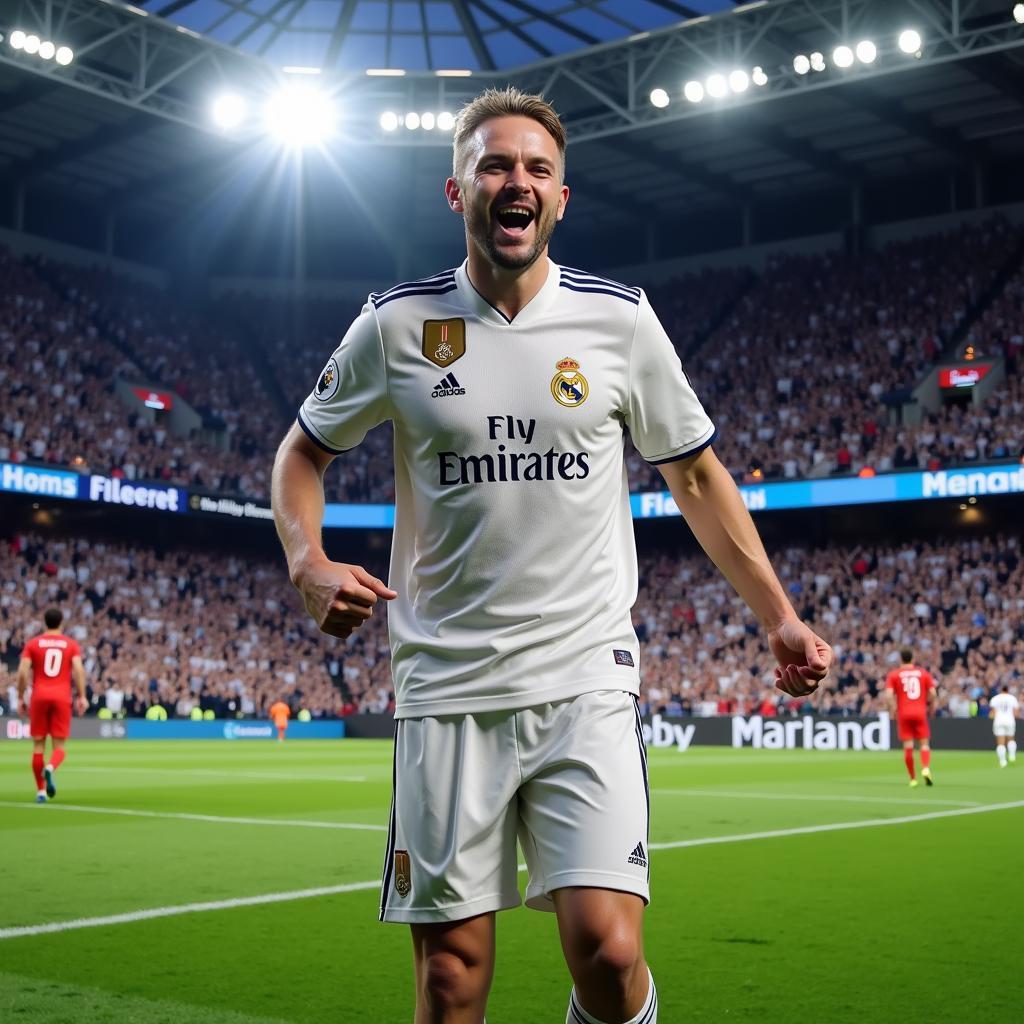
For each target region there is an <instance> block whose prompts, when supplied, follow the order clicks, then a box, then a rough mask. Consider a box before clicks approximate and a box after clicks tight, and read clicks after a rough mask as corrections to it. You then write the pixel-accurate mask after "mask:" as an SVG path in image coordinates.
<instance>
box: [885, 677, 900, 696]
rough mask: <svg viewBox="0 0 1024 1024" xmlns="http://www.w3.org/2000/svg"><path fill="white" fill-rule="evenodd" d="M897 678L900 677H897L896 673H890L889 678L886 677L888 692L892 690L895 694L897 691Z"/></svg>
mask: <svg viewBox="0 0 1024 1024" xmlns="http://www.w3.org/2000/svg"><path fill="white" fill-rule="evenodd" d="M897 678H898V675H897V673H895V672H890V673H889V674H888V675H887V676H886V677H885V688H886V689H887V690H892V691H893V692H895V690H896V680H897Z"/></svg>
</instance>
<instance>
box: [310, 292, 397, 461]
mask: <svg viewBox="0 0 1024 1024" xmlns="http://www.w3.org/2000/svg"><path fill="white" fill-rule="evenodd" d="M390 415H391V413H390V401H389V397H388V378H387V367H386V365H385V361H384V342H383V339H382V338H381V332H380V324H379V322H378V320H377V316H376V313H375V312H374V310H373V308H372V307H371V306H370V305H369V304H367V305H366V306H364V307H363V311H362V313H360V314H359V316H358V317H357V318H356V320H355V321H354V322H353V324H352V326H351V327H350V328H349V329H348V331H347V332H346V334H345V337H344V338H342V339H341V344H340V345H338V347H337V348H336V349H335V350H334V354H333V355H332V356H331V358H330V359H328V361H327V365H326V366H325V367H324V368H323V370H321V371H320V376H319V377H318V378H317V381H316V385H315V386H314V388H313V390H312V391H311V392H310V393H309V396H308V397H307V398H306V400H305V401H304V402H303V403H302V405H301V407H300V408H299V413H298V422H299V426H300V427H301V428H302V429H303V430H304V431H305V433H306V435H307V436H308V437H309V438H310V440H311V441H313V442H314V443H315V444H316V445H318V446H319V447H320V448H323V449H324V450H325V451H328V452H331V453H332V454H334V455H337V454H338V453H339V452H343V451H347V450H348V449H349V448H354V447H355V446H356V445H357V444H359V442H360V441H362V439H363V438H364V437H366V434H367V431H369V430H371V429H372V428H373V427H375V426H377V424H378V423H383V422H384V420H386V419H388V418H389V416H390Z"/></svg>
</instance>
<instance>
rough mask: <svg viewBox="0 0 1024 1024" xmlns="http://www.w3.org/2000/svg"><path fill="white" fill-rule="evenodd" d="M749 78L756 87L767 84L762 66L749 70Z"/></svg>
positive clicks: (766, 77)
mask: <svg viewBox="0 0 1024 1024" xmlns="http://www.w3.org/2000/svg"><path fill="white" fill-rule="evenodd" d="M750 80H751V81H752V82H753V83H754V85H756V86H757V87H758V88H761V86H763V85H767V84H768V76H767V75H766V74H765V70H764V68H762V67H756V68H754V70H753V71H751V72H750Z"/></svg>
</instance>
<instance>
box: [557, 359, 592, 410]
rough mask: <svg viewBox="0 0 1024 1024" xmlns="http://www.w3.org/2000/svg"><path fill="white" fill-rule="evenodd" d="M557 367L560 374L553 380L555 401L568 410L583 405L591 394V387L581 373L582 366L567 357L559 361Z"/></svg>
mask: <svg viewBox="0 0 1024 1024" xmlns="http://www.w3.org/2000/svg"><path fill="white" fill-rule="evenodd" d="M555 366H556V367H558V373H556V374H555V375H554V377H552V378H551V394H552V395H553V396H554V399H555V401H556V402H557V403H558V404H559V405H564V406H565V407H566V408H568V409H572V408H574V407H575V406H577V405H582V404H583V403H584V402H585V401H586V400H587V395H589V394H590V385H589V384H588V383H587V378H586V377H584V376H583V374H582V373H580V364H579V363H577V362H576V360H575V359H570V358H569V356H566V357H565V358H564V359H559V360H558V362H557V363H555Z"/></svg>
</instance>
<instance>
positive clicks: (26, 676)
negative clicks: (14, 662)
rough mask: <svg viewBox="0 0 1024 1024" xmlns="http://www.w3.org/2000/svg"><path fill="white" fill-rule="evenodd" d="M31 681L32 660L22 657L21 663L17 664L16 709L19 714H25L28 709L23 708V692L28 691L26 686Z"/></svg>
mask: <svg viewBox="0 0 1024 1024" xmlns="http://www.w3.org/2000/svg"><path fill="white" fill-rule="evenodd" d="M31 679H32V659H31V658H26V657H24V656H23V657H22V659H21V661H19V662H18V682H17V687H18V708H17V710H18V711H19V712H21V713H26V712H27V711H28V708H27V707H25V691H26V690H27V689H28V684H29V682H30V681H31Z"/></svg>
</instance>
